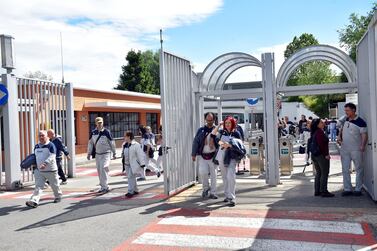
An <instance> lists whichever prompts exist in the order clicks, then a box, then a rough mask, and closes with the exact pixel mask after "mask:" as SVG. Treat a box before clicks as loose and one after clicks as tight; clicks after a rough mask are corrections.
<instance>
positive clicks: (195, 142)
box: [191, 128, 201, 161]
mask: <svg viewBox="0 0 377 251" xmlns="http://www.w3.org/2000/svg"><path fill="white" fill-rule="evenodd" d="M200 130H201V129H200V128H199V130H198V131H197V132H196V135H195V138H194V140H193V141H192V149H191V157H192V160H193V161H195V160H196V153H197V152H198V149H199V144H200V142H199V140H200V139H199V135H200Z"/></svg>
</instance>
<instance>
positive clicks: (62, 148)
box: [57, 139, 71, 160]
mask: <svg viewBox="0 0 377 251" xmlns="http://www.w3.org/2000/svg"><path fill="white" fill-rule="evenodd" d="M58 142H59V143H58V144H59V149H60V150H61V151H62V152H63V153H64V155H65V156H66V157H67V159H68V160H70V159H71V157H70V156H69V151H68V147H67V146H66V145H64V143H63V141H62V140H61V139H59V140H58ZM57 148H58V147H57Z"/></svg>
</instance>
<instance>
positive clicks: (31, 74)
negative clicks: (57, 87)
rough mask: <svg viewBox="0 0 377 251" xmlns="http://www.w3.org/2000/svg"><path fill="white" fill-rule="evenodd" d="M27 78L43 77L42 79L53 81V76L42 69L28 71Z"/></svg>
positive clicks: (25, 75)
mask: <svg viewBox="0 0 377 251" xmlns="http://www.w3.org/2000/svg"><path fill="white" fill-rule="evenodd" d="M24 77H25V78H35V79H41V80H47V81H52V80H53V78H52V76H51V75H47V74H45V73H43V72H41V71H35V72H31V71H28V72H27V73H25V74H24Z"/></svg>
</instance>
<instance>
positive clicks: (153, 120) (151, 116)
mask: <svg viewBox="0 0 377 251" xmlns="http://www.w3.org/2000/svg"><path fill="white" fill-rule="evenodd" d="M157 117H158V116H157V113H147V126H150V127H151V128H152V132H153V133H158V128H157Z"/></svg>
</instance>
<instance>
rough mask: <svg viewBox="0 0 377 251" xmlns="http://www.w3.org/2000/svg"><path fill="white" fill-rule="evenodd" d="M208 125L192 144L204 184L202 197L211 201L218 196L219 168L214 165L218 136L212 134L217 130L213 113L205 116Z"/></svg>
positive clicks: (192, 154) (200, 129) (193, 153)
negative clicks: (217, 179)
mask: <svg viewBox="0 0 377 251" xmlns="http://www.w3.org/2000/svg"><path fill="white" fill-rule="evenodd" d="M204 118H205V120H206V125H205V126H203V127H201V128H199V130H198V131H197V133H196V136H195V138H194V141H193V144H192V152H191V156H192V160H193V161H195V160H196V158H197V156H198V162H199V176H200V178H201V181H202V184H203V192H202V197H203V198H206V197H209V198H211V199H217V196H216V178H217V172H216V171H217V170H216V169H217V167H216V165H215V164H214V163H213V158H214V156H215V154H216V150H217V148H218V145H217V143H216V140H215V138H216V136H215V135H213V134H212V133H211V132H212V130H213V129H214V128H215V126H214V122H215V115H214V114H213V113H212V112H208V113H206V114H205V116H204ZM208 174H209V175H210V178H211V186H209V181H208V178H209V177H208Z"/></svg>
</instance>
